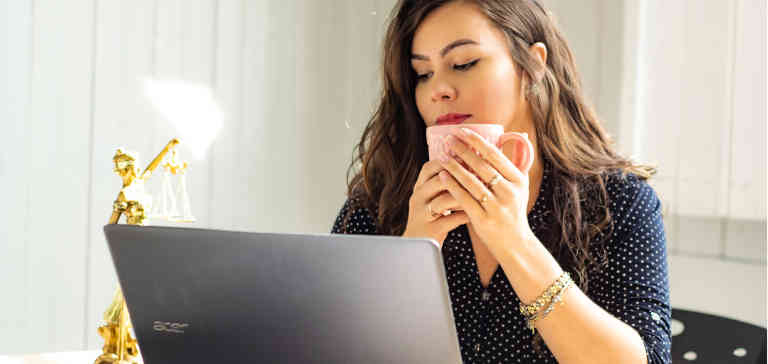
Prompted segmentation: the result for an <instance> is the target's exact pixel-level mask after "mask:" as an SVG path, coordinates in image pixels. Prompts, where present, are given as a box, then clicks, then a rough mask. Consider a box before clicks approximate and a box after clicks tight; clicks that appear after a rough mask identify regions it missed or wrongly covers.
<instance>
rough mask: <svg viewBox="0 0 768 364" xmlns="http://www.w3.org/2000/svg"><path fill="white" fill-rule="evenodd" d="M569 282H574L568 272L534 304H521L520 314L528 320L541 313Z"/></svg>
mask: <svg viewBox="0 0 768 364" xmlns="http://www.w3.org/2000/svg"><path fill="white" fill-rule="evenodd" d="M569 282H573V280H572V279H571V275H570V274H568V272H563V274H562V275H560V278H558V279H557V280H556V281H555V283H552V285H551V286H549V288H547V290H546V291H544V293H543V294H542V295H541V296H539V298H537V299H536V301H534V302H533V303H531V304H530V305H525V304H523V303H522V302H520V313H522V314H523V316H525V317H526V318H530V317H532V316H534V315H536V314H537V313H539V311H541V310H542V309H543V308H544V307H547V306H548V305H549V304H550V302H551V301H552V297H554V296H555V295H556V294H557V293H558V292H560V291H561V290H562V289H563V287H565V286H566V285H567V284H569Z"/></svg>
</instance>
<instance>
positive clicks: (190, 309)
mask: <svg viewBox="0 0 768 364" xmlns="http://www.w3.org/2000/svg"><path fill="white" fill-rule="evenodd" d="M104 232H105V234H106V237H107V241H108V244H109V248H110V252H111V254H112V259H113V262H114V264H115V268H116V270H117V274H118V277H119V280H120V284H121V286H122V288H123V292H124V295H125V297H126V302H127V304H128V309H129V311H130V314H131V319H132V322H133V324H134V330H135V332H136V334H137V338H138V341H139V347H140V350H141V352H142V356H143V358H144V362H145V363H147V364H155V363H158V364H159V363H189V362H199V363H214V362H215V363H243V362H253V363H258V362H265V363H460V362H461V356H460V352H459V346H458V339H457V336H456V329H455V326H454V320H453V314H452V311H451V306H450V299H449V294H448V286H447V282H446V279H445V271H444V267H443V261H442V256H441V254H440V249H439V248H438V246H437V245H436V244H435V242H434V241H431V240H427V239H404V238H398V237H389V236H373V235H336V234H325V235H320V234H316V235H313V234H274V233H255V232H236V231H220V230H207V229H192V228H173V227H139V226H131V225H107V226H105V227H104Z"/></svg>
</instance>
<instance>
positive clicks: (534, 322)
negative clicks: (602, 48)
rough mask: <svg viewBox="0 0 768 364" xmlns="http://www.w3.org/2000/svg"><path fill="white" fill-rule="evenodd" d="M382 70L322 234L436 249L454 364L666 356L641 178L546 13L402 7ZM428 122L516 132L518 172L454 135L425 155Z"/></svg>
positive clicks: (497, 2) (489, 1)
mask: <svg viewBox="0 0 768 364" xmlns="http://www.w3.org/2000/svg"><path fill="white" fill-rule="evenodd" d="M383 73H384V74H383V80H384V86H383V87H384V92H383V96H382V99H381V101H380V104H379V107H378V110H377V112H376V113H375V115H374V116H373V117H372V119H371V121H370V122H369V124H368V126H367V127H366V129H365V131H364V133H363V136H362V140H361V141H360V143H359V144H358V145H357V147H356V158H355V160H353V162H352V165H350V171H352V168H353V166H355V165H356V163H357V162H360V163H361V164H362V167H361V171H360V172H359V173H357V174H355V175H354V176H353V178H352V179H351V180H350V182H349V186H348V199H347V201H346V203H345V204H344V206H343V207H342V209H341V212H340V213H339V215H338V217H337V219H336V222H335V225H334V227H333V230H332V232H333V233H347V234H386V235H395V236H403V237H418V238H425V237H426V238H431V239H434V240H435V241H437V242H438V243H440V244H441V249H442V253H443V258H444V262H445V268H446V272H447V281H448V285H449V289H450V295H451V301H452V307H453V311H454V318H455V321H456V329H457V333H458V337H459V344H460V347H461V353H462V357H463V359H464V361H465V362H492V363H497V362H520V363H553V362H560V363H646V362H647V363H670V362H671V359H670V328H669V322H670V311H671V309H670V305H669V283H668V273H667V256H666V246H665V245H666V242H665V236H664V230H663V225H662V220H661V206H660V201H659V199H658V197H657V196H656V194H655V192H654V191H653V189H652V188H651V187H650V186H649V185H648V184H647V182H646V180H647V179H648V178H649V177H650V176H651V175H652V174H653V173H654V170H653V168H651V167H647V166H641V165H636V164H634V163H633V162H632V161H630V160H629V159H627V158H624V157H622V156H620V155H618V153H617V152H616V151H615V150H614V148H613V146H612V144H611V141H610V139H609V137H608V136H607V135H606V133H605V131H604V130H603V128H602V127H601V125H600V122H599V120H598V118H597V116H596V115H595V113H594V111H593V110H592V109H591V108H590V107H589V106H588V105H587V102H586V100H585V98H584V95H583V93H582V90H581V86H580V81H579V76H578V74H577V72H576V68H575V65H574V60H573V58H572V55H571V51H570V49H569V47H568V45H567V44H566V42H565V39H564V37H563V36H562V34H561V33H560V31H559V30H558V29H557V27H556V25H555V23H554V21H553V19H552V18H551V15H550V14H549V13H548V12H547V11H546V10H545V9H544V8H542V6H541V5H540V4H539V3H538V2H536V1H534V0H467V1H445V0H422V1H409V0H401V1H400V2H399V3H398V4H397V6H396V8H395V10H394V12H393V18H392V20H391V23H390V25H389V28H388V32H387V35H386V39H385V43H384V59H383ZM438 121H453V122H464V123H495V124H500V125H503V127H504V130H505V131H515V132H521V133H527V135H528V138H529V140H530V143H531V144H532V145H533V156H531V157H532V159H533V163H532V164H530V167H528V166H527V165H526V164H525V163H519V162H518V161H520V160H523V159H525V158H526V157H525V156H523V155H521V153H523V151H524V150H526V148H525V147H524V146H521V145H519V143H507V144H505V145H504V146H503V148H502V149H501V150H500V149H498V148H496V147H494V146H493V145H490V144H488V143H487V142H484V141H483V139H482V138H480V137H479V136H477V135H475V134H472V133H470V134H466V135H465V134H462V133H458V132H457V133H455V137H454V139H453V140H452V141H451V142H450V144H451V145H452V151H453V152H454V153H455V154H456V157H454V158H448V159H446V160H445V161H439V160H432V161H428V158H427V145H426V138H425V130H426V128H427V127H429V126H433V125H436V124H437V123H438ZM475 152H477V153H475ZM523 154H524V153H523ZM451 212H452V213H451ZM531 329H533V330H531ZM425 350H428V349H425Z"/></svg>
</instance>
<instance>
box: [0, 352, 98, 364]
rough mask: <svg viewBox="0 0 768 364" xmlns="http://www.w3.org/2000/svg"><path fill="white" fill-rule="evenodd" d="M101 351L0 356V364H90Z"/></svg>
mask: <svg viewBox="0 0 768 364" xmlns="http://www.w3.org/2000/svg"><path fill="white" fill-rule="evenodd" d="M99 355H101V350H93V351H66V352H60V353H41V354H30V355H14V356H5V355H0V364H92V363H93V362H94V360H96V358H97V357H98V356H99Z"/></svg>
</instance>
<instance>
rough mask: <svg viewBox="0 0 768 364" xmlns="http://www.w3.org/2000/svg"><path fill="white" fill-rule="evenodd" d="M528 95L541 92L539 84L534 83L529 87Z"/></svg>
mask: <svg viewBox="0 0 768 364" xmlns="http://www.w3.org/2000/svg"><path fill="white" fill-rule="evenodd" d="M527 93H528V96H536V95H537V94H538V93H539V84H538V83H534V84H532V85H531V86H529V87H528V92H527Z"/></svg>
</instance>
